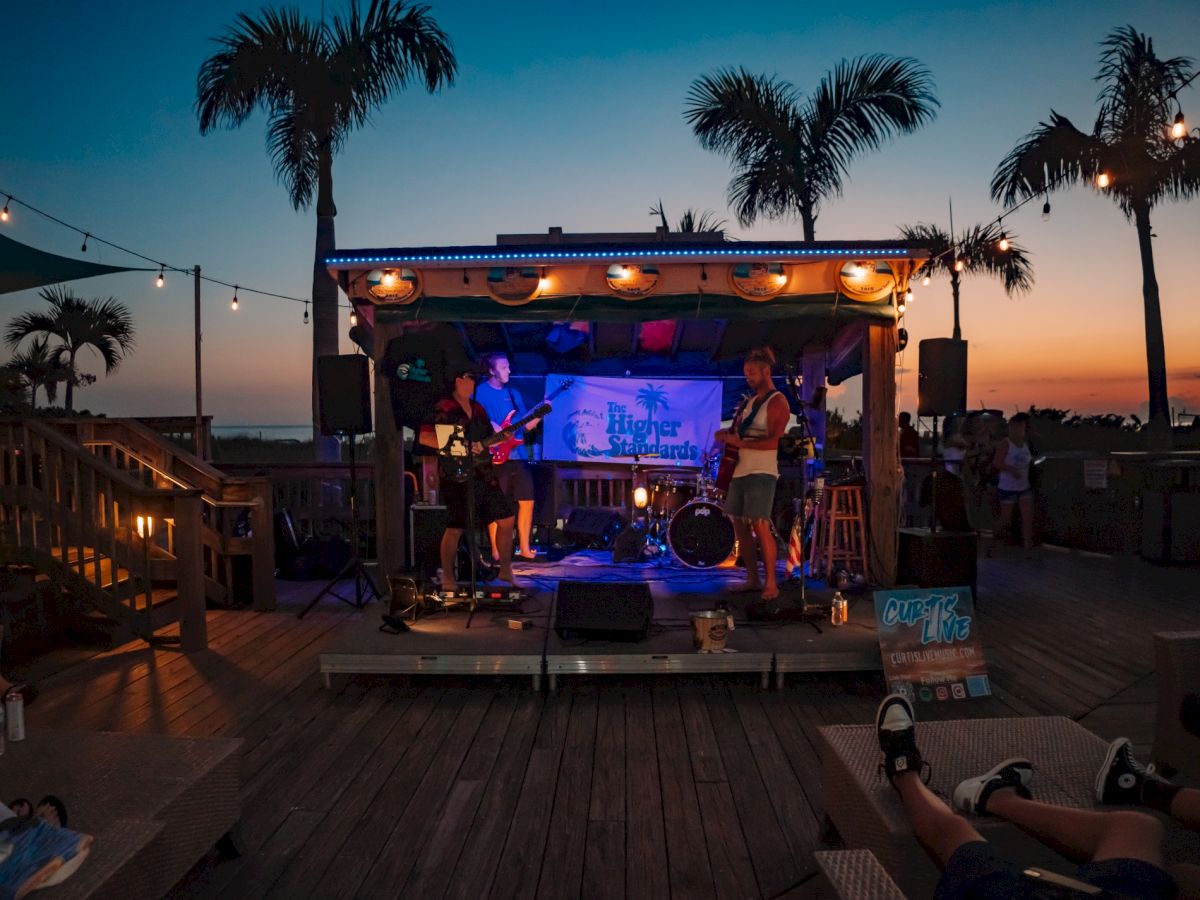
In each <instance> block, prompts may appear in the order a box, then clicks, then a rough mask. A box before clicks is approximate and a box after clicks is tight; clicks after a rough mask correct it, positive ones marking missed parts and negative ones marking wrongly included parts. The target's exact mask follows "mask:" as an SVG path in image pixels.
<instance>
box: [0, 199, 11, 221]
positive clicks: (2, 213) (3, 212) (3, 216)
mask: <svg viewBox="0 0 1200 900" xmlns="http://www.w3.org/2000/svg"><path fill="white" fill-rule="evenodd" d="M11 202H12V197H11V196H10V197H9V198H8V199H7V200H5V201H4V209H0V222H7V221H8V204H9V203H11Z"/></svg>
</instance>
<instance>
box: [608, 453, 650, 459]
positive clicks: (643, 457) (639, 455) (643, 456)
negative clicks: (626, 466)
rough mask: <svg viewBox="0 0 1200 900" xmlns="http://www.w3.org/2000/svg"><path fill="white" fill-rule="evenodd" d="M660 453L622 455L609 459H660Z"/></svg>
mask: <svg viewBox="0 0 1200 900" xmlns="http://www.w3.org/2000/svg"><path fill="white" fill-rule="evenodd" d="M660 455H661V454H659V453H622V454H621V455H619V456H610V457H609V459H658V457H659V456H660Z"/></svg>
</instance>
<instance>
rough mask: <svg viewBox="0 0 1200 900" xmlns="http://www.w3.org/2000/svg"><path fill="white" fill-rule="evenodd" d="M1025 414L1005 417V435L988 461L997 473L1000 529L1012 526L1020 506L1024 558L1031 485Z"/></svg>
mask: <svg viewBox="0 0 1200 900" xmlns="http://www.w3.org/2000/svg"><path fill="white" fill-rule="evenodd" d="M1028 424H1029V416H1028V415H1027V414H1026V413H1017V414H1016V415H1015V416H1013V417H1012V418H1011V419H1009V420H1008V437H1007V438H1005V439H1004V440H1002V441H1001V442H1000V443H999V444H997V445H996V453H995V456H994V457H993V458H992V465H993V466H994V467H995V469H996V471H997V472H999V473H1000V480H999V483H998V485H997V487H998V488H999V490H1000V531H1002V532H1003V531H1007V530H1008V529H1009V528H1011V527H1012V518H1013V512H1014V511H1015V510H1016V509H1017V508H1020V510H1021V546H1022V548H1023V549H1024V551H1025V556H1026V558H1027V559H1028V558H1029V557H1030V555H1031V554H1032V552H1033V485H1031V484H1030V483H1029V467H1030V465H1031V464H1032V463H1033V452H1032V451H1031V450H1030V449H1029V440H1028V435H1027V434H1026V431H1027V428H1028Z"/></svg>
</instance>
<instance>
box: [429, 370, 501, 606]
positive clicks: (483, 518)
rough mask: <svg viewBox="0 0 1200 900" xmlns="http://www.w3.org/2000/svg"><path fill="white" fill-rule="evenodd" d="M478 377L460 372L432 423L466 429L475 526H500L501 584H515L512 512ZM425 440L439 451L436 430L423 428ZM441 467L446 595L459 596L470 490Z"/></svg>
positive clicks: (447, 461) (445, 462)
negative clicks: (476, 396) (458, 564)
mask: <svg viewBox="0 0 1200 900" xmlns="http://www.w3.org/2000/svg"><path fill="white" fill-rule="evenodd" d="M475 380H476V375H475V372H474V371H472V370H470V369H459V370H458V371H457V372H456V373H455V377H454V381H453V385H452V388H451V392H450V395H449V396H448V397H444V398H442V399H441V400H439V401H438V402H437V403H436V404H435V405H434V407H433V417H432V422H433V423H434V424H436V425H457V426H461V427H462V429H463V433H464V436H465V438H466V440H467V442H468V445H469V451H470V454H471V456H472V457H473V465H474V475H473V477H474V479H475V483H474V487H473V490H474V493H475V510H474V511H475V524H476V525H479V524H483V523H488V524H493V523H494V524H495V527H496V533H497V534H496V544H497V550H498V561H499V563H500V580H501V581H507V582H509V583H510V584H511V583H512V580H513V573H512V538H513V507H512V504H511V503H509V501H508V498H507V497H505V496H504V492H503V491H502V490H501V489H500V484H499V481H498V479H497V476H496V472H495V469H496V467H495V466H493V465H492V461H491V457H490V455H489V454H488V452H487V447H486V446H485V444H484V443H483V442H484V441H486V440H487V439H488V438H490V437H491V436H492V435H493V434H494V432H493V430H492V423H491V420H490V419H489V418H488V414H487V411H486V410H485V409H484V408H483V407H482V406H480V405H479V403H477V402H476V401H474V400H472V399H471V395H472V394H473V393H474V391H475ZM420 441H421V443H422V444H423V445H425V446H426V447H432V448H434V449H435V450H439V449H441V448H439V447H438V443H437V435H436V431H435V430H434V428H432V427H425V428H422V429H421V436H420ZM438 462H439V466H440V468H441V490H442V497H443V498H444V499H443V502H444V503H445V505H446V512H447V520H446V531H445V533H444V534H443V535H442V544H441V557H442V590H443V591H446V592H454V591H457V589H458V584H457V582H456V581H455V577H454V559H455V556H456V555H457V553H458V542H459V540H460V539H461V538H462V535H463V531H464V530H465V529H466V528H467V527H468V526H469V520H468V517H467V509H468V506H469V504H468V496H469V495H468V485H467V482H466V481H465V480H455V479H454V478H452V477H450V476H451V475H452V474H453V473H451V472H450V469H451V467H452V466H453V460H452V458H450V457H447V456H444V455H439V458H438Z"/></svg>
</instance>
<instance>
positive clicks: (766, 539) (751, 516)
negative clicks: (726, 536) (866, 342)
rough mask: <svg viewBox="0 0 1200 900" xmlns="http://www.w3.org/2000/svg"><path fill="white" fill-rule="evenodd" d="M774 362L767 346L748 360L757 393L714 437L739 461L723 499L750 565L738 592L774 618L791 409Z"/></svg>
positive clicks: (755, 610)
mask: <svg viewBox="0 0 1200 900" xmlns="http://www.w3.org/2000/svg"><path fill="white" fill-rule="evenodd" d="M774 364H775V354H774V352H772V350H771V348H769V347H764V348H762V349H761V350H753V351H751V352H750V353H749V354H748V355H747V356H746V361H745V363H744V365H743V366H742V373H743V374H744V375H745V376H746V384H747V385H748V386H749V387H750V390H751V391H752V392H753V393H751V394H750V396H748V397H746V398H745V399H744V400H743V401H742V403H741V405H740V406H739V407H738V411H737V413H736V414H735V415H734V418H733V424H732V425H731V426H730V427H729V428H728V429H722V430H721V431H718V432H717V433H716V434H715V435H714V438H715V439H716V440H717V441H720V442H721V443H722V444H724V445H725V455H726V457H728V456H730V455H734V456H736V458H737V465H736V466H735V468H734V469H733V479H732V480H731V481H730V482H729V493H728V495H727V496H726V498H725V512H726V513H727V514H728V515H729V516H730V518H732V519H733V527H734V533H735V534H736V535H737V540H738V547H739V549H740V552H741V556H742V561H743V562H744V563H745V564H746V583H745V584H744V585H743V586H742V587H741V588H740V589H739V590H738V591H737V593H758V592H759V591H761V592H762V597H761V602H760V603H758V604H754V605H753V606H751V607H748V610H747V611H748V612H751V611H752V612H753V613H754V614H755V615H756V616H761V615H763V614H766V615H768V616H769V615H771V614H773V613H774V612H775V611H776V610H777V607H776V606H774V605H773V604H774V603H775V601H777V600H778V599H779V585H778V583H777V581H776V577H775V563H776V559H777V557H778V548H777V547H776V545H775V535H774V533H773V532H772V531H771V513H772V509H773V506H774V503H775V483H776V482H777V481H778V480H779V463H778V461H777V460H776V454H777V452H778V449H779V439H780V438H781V437H783V434H784V432H785V431H787V426H788V421H789V420H790V419H791V409H790V407H789V406H788V402H787V398H786V397H784V396H783V394H782V393H780V392H779V391H777V390H775V385H774V384H773V383H772V381H771V368H772V366H774ZM756 537H757V538H758V547H757V548H756V547H755V538H756ZM760 551H761V556H762V561H763V567H764V575H765V577H763V578H761V579H760V578H759V573H758V559H759V556H760Z"/></svg>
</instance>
